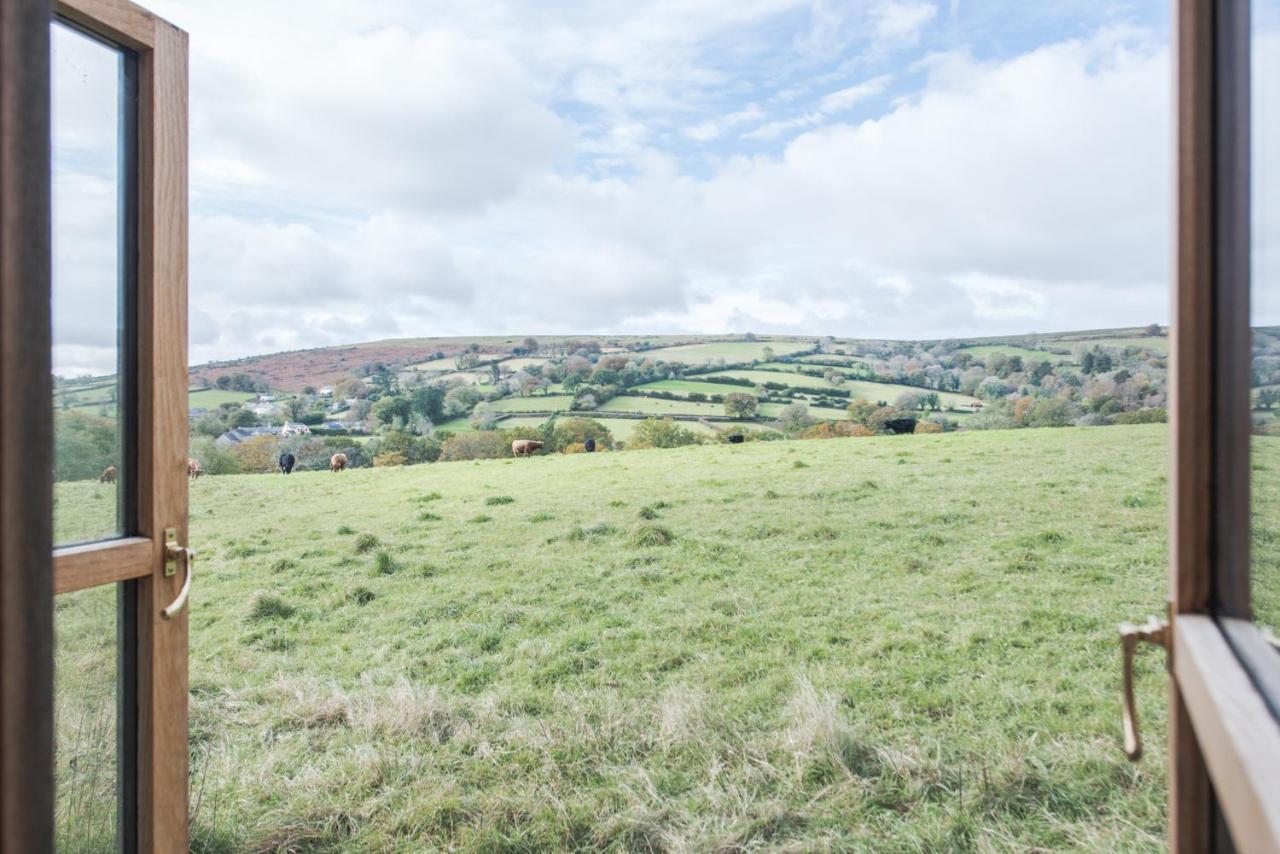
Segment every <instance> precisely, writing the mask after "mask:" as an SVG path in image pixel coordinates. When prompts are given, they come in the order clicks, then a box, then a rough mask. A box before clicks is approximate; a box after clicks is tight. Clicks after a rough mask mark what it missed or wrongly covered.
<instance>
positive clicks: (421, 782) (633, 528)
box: [59, 425, 1280, 851]
mask: <svg viewBox="0 0 1280 854" xmlns="http://www.w3.org/2000/svg"><path fill="white" fill-rule="evenodd" d="M1263 441H1264V442H1265V444H1264V445H1260V448H1261V450H1260V451H1259V453H1260V454H1261V455H1262V456H1261V457H1260V459H1259V461H1258V464H1257V466H1255V468H1258V467H1259V466H1261V467H1262V468H1261V469H1260V470H1268V471H1274V470H1280V468H1278V467H1280V447H1277V445H1276V444H1275V441H1276V440H1263ZM1166 460H1167V453H1166V430H1165V428H1164V426H1163V425H1149V426H1138V427H1110V428H1104V429H1069V428H1068V429H1060V430H1023V431H999V432H972V433H953V434H946V435H935V436H913V437H897V438H895V437H885V438H871V439H834V440H828V441H810V442H786V443H754V444H747V445H740V446H727V445H713V446H701V447H689V448H681V449H677V450H669V451H632V452H625V453H612V454H609V453H600V454H595V455H591V456H587V455H570V456H562V455H553V456H549V457H535V458H533V459H526V460H510V459H508V460H486V461H478V462H464V463H437V464H434V465H420V466H409V467H402V468H396V469H368V470H360V471H348V472H344V473H342V474H338V475H334V474H330V473H328V472H324V473H318V472H317V473H303V474H297V475H294V476H292V477H287V478H286V477H282V476H279V475H277V476H274V477H263V476H227V477H220V478H205V479H202V480H200V481H197V482H195V483H194V484H192V491H191V492H192V541H193V543H194V545H195V546H196V548H198V549H199V550H200V553H201V560H200V564H199V565H198V574H197V577H196V586H195V592H194V593H193V596H192V611H191V655H192V683H191V684H192V704H193V705H192V745H193V756H194V761H193V774H194V779H196V780H198V781H200V782H199V784H198V787H199V791H200V793H201V794H200V796H199V798H198V799H193V810H194V819H193V820H194V822H195V826H196V828H197V836H196V840H197V846H196V850H205V851H214V850H218V851H221V850H247V849H252V850H276V848H277V847H279V846H283V845H286V844H291V845H292V846H293V847H294V848H295V849H299V850H300V849H307V850H313V849H323V850H336V849H339V848H341V849H343V850H348V849H350V850H387V849H395V850H421V849H435V848H449V849H455V850H466V851H473V850H474V851H478V850H495V849H522V850H529V849H543V850H545V849H566V848H575V847H576V848H591V849H599V848H607V847H609V846H615V847H617V848H619V849H622V848H626V849H632V850H634V849H642V848H644V847H646V846H649V847H650V848H652V849H658V848H668V849H697V850H712V849H716V848H739V847H741V848H750V847H787V846H790V847H791V848H792V849H794V850H812V849H814V848H823V847H831V848H837V849H848V848H857V849H863V850H872V851H902V850H953V849H956V848H964V847H969V846H971V845H977V844H978V841H979V840H986V841H987V843H988V844H990V845H992V846H994V847H997V848H1001V849H1010V850H1029V849H1040V850H1049V849H1051V850H1064V849H1075V850H1088V851H1104V850H1106V851H1121V850H1123V851H1141V850H1147V851H1158V850H1160V849H1161V848H1162V845H1163V822H1164V811H1165V782H1164V770H1163V769H1164V767H1165V764H1164V757H1163V751H1164V736H1163V732H1164V727H1165V721H1164V715H1165V711H1164V709H1165V699H1164V698H1165V693H1166V692H1165V688H1164V685H1165V682H1164V675H1163V673H1162V672H1160V663H1159V660H1158V657H1157V656H1154V655H1151V656H1141V657H1140V658H1139V660H1138V667H1139V685H1138V697H1139V703H1140V706H1141V712H1142V714H1143V726H1144V734H1145V736H1146V741H1147V744H1148V745H1149V746H1150V751H1151V755H1150V756H1148V757H1147V758H1146V760H1144V763H1143V765H1141V766H1134V765H1130V764H1129V763H1128V762H1127V761H1125V759H1124V756H1123V754H1122V752H1121V750H1120V747H1119V742H1120V721H1119V706H1120V695H1119V664H1118V660H1119V656H1118V644H1117V640H1116V636H1115V626H1116V624H1117V623H1118V622H1119V621H1121V620H1124V619H1133V618H1140V617H1141V616H1142V615H1144V614H1147V613H1155V612H1158V611H1159V610H1160V608H1161V604H1162V602H1163V601H1164V596H1165V585H1166V573H1165V569H1164V567H1165V560H1166V534H1165V530H1166V510H1165V508H1166V501H1165V492H1166V489H1167V479H1166V477H1165V474H1164V472H1165V467H1166ZM1261 488H1262V491H1261V492H1260V501H1261V502H1262V505H1263V507H1262V511H1261V512H1262V513H1263V516H1262V518H1274V511H1273V510H1272V509H1269V508H1273V507H1275V504H1276V502H1277V498H1278V496H1277V490H1275V489H1274V488H1273V484H1272V483H1271V482H1270V481H1264V482H1263V484H1262V487H1261ZM105 493H106V490H104V489H102V488H101V487H99V486H98V485H97V484H95V483H67V484H62V485H60V486H59V497H60V500H65V501H66V502H67V505H68V506H71V507H75V508H78V510H79V512H80V513H81V514H82V515H80V516H78V517H77V516H66V517H64V518H63V520H62V523H63V524H64V526H66V527H64V528H63V530H62V531H60V532H59V533H60V536H61V537H66V536H68V535H70V534H72V533H74V532H73V530H72V527H71V526H74V525H75V524H88V523H89V520H88V519H87V517H86V516H85V515H83V514H90V513H92V512H93V508H95V507H98V508H99V509H101V507H102V506H103V502H104V500H105ZM1268 514H1269V515H1268ZM1277 542H1280V537H1269V538H1268V539H1267V540H1265V543H1266V544H1267V545H1266V549H1265V552H1266V553H1265V554H1264V555H1262V556H1261V557H1260V562H1259V565H1260V566H1267V567H1273V568H1274V567H1275V566H1276V560H1275V555H1274V554H1272V552H1273V551H1274V549H1275V548H1276V547H1275V545H1274V543H1277ZM1259 589H1260V590H1264V589H1267V587H1266V586H1265V585H1264V586H1260V588H1259ZM1270 589H1272V590H1275V589H1280V588H1277V587H1275V586H1274V585H1273V586H1271V587H1270ZM64 600H66V601H65V602H64ZM59 602H60V605H59V631H60V639H61V641H62V646H61V647H60V649H61V652H60V656H62V657H63V658H61V659H60V661H63V660H65V661H71V662H76V663H77V664H76V666H75V667H68V668H64V669H63V670H61V671H60V673H61V674H62V675H61V677H60V678H62V679H64V680H65V682H64V685H65V686H67V687H68V688H69V690H67V691H63V692H62V693H60V694H59V696H60V697H64V698H65V697H76V696H79V695H77V694H76V692H75V690H74V686H75V685H76V684H77V683H76V680H77V678H81V679H83V678H85V676H86V674H88V673H89V672H91V671H92V672H97V671H96V670H93V668H95V667H97V666H100V663H98V662H97V661H96V657H95V656H101V655H105V654H107V653H106V651H105V650H104V649H103V648H101V647H100V645H98V644H97V640H96V638H97V636H98V634H97V633H96V631H95V629H94V627H95V626H98V625H101V622H95V620H96V619H98V618H102V619H105V617H102V614H103V613H104V612H103V611H102V608H103V607H104V605H105V601H104V603H99V604H96V605H95V603H94V602H93V601H92V600H91V597H86V596H85V595H84V594H79V595H78V596H77V597H64V599H62V600H59ZM1278 605H1280V603H1276V602H1268V603H1266V604H1265V605H1264V609H1266V613H1267V614H1270V615H1272V616H1275V615H1277V614H1280V607H1277V606H1278ZM106 613H108V614H109V612H106ZM95 650H97V652H96V653H95ZM77 673H78V674H80V675H79V676H77ZM1066 697H1069V698H1070V701H1069V702H1067V701H1066V700H1064V698H1066ZM103 702H106V700H105V699H104V700H103ZM64 719H69V720H73V719H75V718H74V716H70V717H68V716H64ZM65 736H66V737H71V735H70V734H65ZM281 776H284V777H287V778H288V779H289V781H290V782H289V784H288V785H285V786H281V785H278V784H277V782H276V781H278V780H279V779H280V778H281ZM197 801H198V806H197Z"/></svg>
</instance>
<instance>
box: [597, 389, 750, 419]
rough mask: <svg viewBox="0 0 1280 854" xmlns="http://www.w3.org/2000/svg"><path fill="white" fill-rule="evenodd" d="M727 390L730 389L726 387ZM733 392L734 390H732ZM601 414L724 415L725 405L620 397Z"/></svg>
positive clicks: (655, 398)
mask: <svg viewBox="0 0 1280 854" xmlns="http://www.w3.org/2000/svg"><path fill="white" fill-rule="evenodd" d="M726 388H728V387H727V386H726ZM730 390H732V389H730ZM598 411H599V412H643V413H645V414H647V415H654V416H656V417H662V416H663V415H724V404H723V403H702V402H690V401H687V400H663V399H662V398H658V397H626V396H619V397H614V398H610V399H609V400H606V401H605V402H604V404H603V405H601V407H600V409H599V410H598Z"/></svg>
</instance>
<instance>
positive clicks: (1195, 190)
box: [1169, 0, 1280, 852]
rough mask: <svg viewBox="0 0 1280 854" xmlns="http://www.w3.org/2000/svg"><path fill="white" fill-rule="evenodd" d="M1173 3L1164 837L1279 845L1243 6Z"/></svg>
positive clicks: (1176, 845) (1278, 734) (1279, 759)
mask: <svg viewBox="0 0 1280 854" xmlns="http://www.w3.org/2000/svg"><path fill="white" fill-rule="evenodd" d="M1175 9H1176V13H1175V21H1174V26H1175V32H1176V36H1175V56H1176V60H1175V77H1176V110H1177V133H1176V148H1177V157H1176V191H1177V192H1176V209H1177V210H1176V215H1175V229H1176V235H1175V280H1174V283H1173V323H1172V324H1171V325H1172V327H1173V343H1172V347H1171V351H1170V353H1171V377H1172V382H1171V398H1172V399H1171V411H1172V431H1171V443H1170V444H1171V449H1170V450H1171V457H1172V458H1171V478H1170V488H1171V493H1172V497H1171V539H1170V547H1171V553H1170V609H1169V610H1170V622H1171V624H1172V625H1171V629H1172V630H1171V632H1170V637H1171V645H1170V656H1171V667H1170V669H1171V672H1172V674H1173V677H1174V678H1173V680H1172V681H1171V690H1170V716H1169V718H1170V720H1169V757H1170V780H1169V782H1170V789H1169V798H1170V800H1169V816H1170V835H1169V843H1170V849H1171V850H1172V851H1175V852H1190V851H1195V852H1199V851H1227V850H1238V851H1244V852H1252V851H1267V852H1276V851H1280V722H1278V721H1277V719H1276V717H1275V716H1274V715H1273V708H1272V706H1271V700H1270V698H1269V696H1268V695H1269V694H1270V692H1271V691H1272V690H1274V689H1273V687H1272V686H1274V684H1275V680H1276V679H1277V678H1280V657H1277V656H1274V654H1272V653H1270V651H1269V650H1267V649H1266V647H1265V641H1263V639H1262V636H1261V633H1260V632H1259V630H1258V629H1257V627H1256V626H1255V625H1254V624H1253V622H1252V608H1251V606H1250V587H1249V569H1250V567H1249V560H1250V558H1249V545H1250V542H1249V541H1250V515H1249V514H1250V500H1251V495H1250V489H1249V475H1250V465H1249V440H1250V413H1251V405H1250V377H1251V358H1252V344H1251V335H1250V326H1249V288H1250V277H1249V250H1250V234H1249V175H1250V173H1249V107H1250V104H1249V91H1250V87H1249V47H1250V29H1249V4H1248V2H1247V0H1177V5H1176V7H1175ZM1277 696H1280V695H1277Z"/></svg>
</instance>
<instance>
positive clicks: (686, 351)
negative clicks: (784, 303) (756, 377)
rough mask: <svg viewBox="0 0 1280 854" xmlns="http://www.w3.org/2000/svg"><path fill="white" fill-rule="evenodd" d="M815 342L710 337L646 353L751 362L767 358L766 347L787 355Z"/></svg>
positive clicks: (673, 358)
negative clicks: (718, 338) (705, 341)
mask: <svg viewBox="0 0 1280 854" xmlns="http://www.w3.org/2000/svg"><path fill="white" fill-rule="evenodd" d="M810 346H812V345H811V344H810V343H809V342H807V341H709V342H707V343H705V344H683V345H680V346H678V347H662V348H660V349H657V350H646V351H645V352H644V354H643V355H644V356H645V357H647V358H651V359H663V360H665V361H668V362H685V363H686V364H691V365H697V364H701V363H702V362H705V361H708V360H715V359H724V360H725V361H726V362H750V361H753V360H756V359H763V358H764V350H765V348H766V347H768V348H770V349H771V350H773V352H774V353H775V354H777V355H779V356H786V355H788V354H790V353H795V352H798V351H800V350H807V349H809V347H810Z"/></svg>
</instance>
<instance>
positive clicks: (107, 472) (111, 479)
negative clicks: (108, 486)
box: [98, 466, 116, 483]
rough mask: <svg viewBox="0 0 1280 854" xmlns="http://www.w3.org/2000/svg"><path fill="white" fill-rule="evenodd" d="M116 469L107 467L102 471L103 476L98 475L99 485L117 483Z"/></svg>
mask: <svg viewBox="0 0 1280 854" xmlns="http://www.w3.org/2000/svg"><path fill="white" fill-rule="evenodd" d="M115 482H116V467H115V466H107V467H106V468H104V469H103V470H102V474H100V475H98V483H115Z"/></svg>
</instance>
